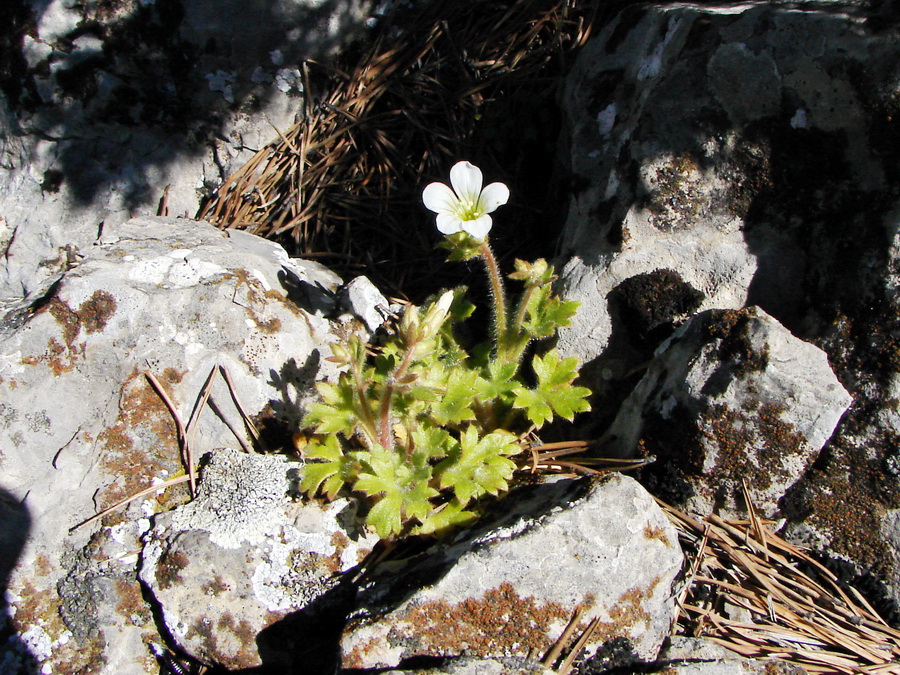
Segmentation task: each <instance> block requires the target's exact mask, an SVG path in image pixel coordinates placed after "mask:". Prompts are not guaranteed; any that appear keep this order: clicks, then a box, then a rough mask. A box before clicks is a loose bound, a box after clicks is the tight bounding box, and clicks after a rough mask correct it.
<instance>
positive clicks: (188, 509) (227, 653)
mask: <svg viewBox="0 0 900 675" xmlns="http://www.w3.org/2000/svg"><path fill="white" fill-rule="evenodd" d="M292 464H294V466H298V465H297V464H296V463H293V462H289V461H287V458H286V457H284V456H266V455H249V454H246V453H243V452H239V451H237V450H229V449H227V448H220V449H216V450H214V451H213V452H212V453H211V455H210V458H209V463H208V464H207V465H206V467H205V468H204V470H203V474H202V480H201V482H200V491H199V493H198V495H197V498H196V499H194V500H193V501H191V502H190V503H189V504H185V505H184V506H180V507H178V508H177V509H175V510H173V511H169V512H167V513H164V514H160V515H159V516H157V517H156V518H155V519H154V523H153V528H152V529H151V530H150V531H149V532H147V534H146V535H145V536H144V549H143V554H142V557H141V564H140V578H141V580H142V581H143V582H144V584H145V585H146V587H147V588H149V589H150V591H151V592H152V594H153V597H154V599H155V600H156V602H158V603H159V605H160V607H161V610H162V617H163V621H164V622H165V625H166V628H167V630H168V632H169V634H170V635H171V636H172V638H173V639H174V640H175V641H176V643H177V644H178V646H179V647H180V648H181V649H182V650H183V651H184V652H185V653H187V654H190V655H191V656H193V657H194V658H196V659H197V660H199V661H201V662H202V663H206V664H208V665H221V666H225V667H226V668H230V669H236V668H252V667H255V666H259V665H262V663H263V655H264V656H265V665H266V666H267V667H269V668H272V667H280V668H282V669H285V670H284V672H289V671H290V669H291V667H292V662H293V658H294V652H295V651H297V649H298V646H300V645H303V644H304V642H305V641H307V640H308V639H309V636H306V635H302V634H301V635H294V636H293V637H292V638H289V639H284V635H283V634H282V633H279V635H278V639H273V640H268V641H267V640H266V638H265V637H263V636H260V637H258V635H259V634H260V633H262V632H263V631H264V629H266V628H267V627H269V626H271V625H272V624H274V623H276V622H278V621H280V620H281V619H284V618H285V617H286V616H288V615H289V614H291V613H293V612H297V611H302V610H304V609H306V608H307V607H309V606H310V605H311V604H312V603H314V602H316V601H317V600H319V601H323V602H325V601H327V600H325V599H324V598H325V596H326V594H328V593H332V594H334V593H335V592H337V591H338V588H339V582H340V578H341V575H342V574H344V573H345V572H347V571H349V570H351V569H353V568H355V567H358V566H359V564H360V563H361V562H362V560H363V559H364V558H365V556H366V555H368V553H370V552H371V550H372V548H373V547H374V546H375V544H376V543H377V541H378V537H376V536H375V535H373V534H370V533H366V532H363V531H361V530H360V529H359V525H360V523H361V520H360V519H359V518H357V517H356V510H355V507H354V505H353V504H351V503H350V502H348V501H347V500H346V499H340V500H337V501H334V502H331V503H328V504H324V503H320V502H311V503H307V502H300V501H292V500H291V498H290V496H289V495H290V493H291V491H292V488H293V487H294V485H293V478H292V475H291V474H292V471H296V469H292V468H291V465H292Z"/></svg>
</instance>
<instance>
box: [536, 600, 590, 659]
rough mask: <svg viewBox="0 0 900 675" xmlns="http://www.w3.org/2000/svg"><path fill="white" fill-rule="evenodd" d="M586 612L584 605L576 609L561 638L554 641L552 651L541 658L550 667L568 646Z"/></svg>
mask: <svg viewBox="0 0 900 675" xmlns="http://www.w3.org/2000/svg"><path fill="white" fill-rule="evenodd" d="M582 614H584V608H583V607H577V608H576V609H575V611H574V612H573V613H572V618H571V619H570V620H569V623H568V625H567V626H566V628H565V630H564V631H563V632H562V635H560V636H559V639H558V640H557V641H556V642H555V643H553V646H552V647H551V648H550V651H548V652H547V654H546V655H545V656H544V658H543V659H541V663H542V664H543V665H544V666H546V667H547V668H550V667H552V666H553V664H554V663H556V660H557V659H558V658H559V656H560V654H562V652H563V649H565V648H566V645H567V644H568V643H569V640H570V639H571V638H572V635H574V633H575V631H576V630H577V628H578V623H579V622H580V621H581V615H582Z"/></svg>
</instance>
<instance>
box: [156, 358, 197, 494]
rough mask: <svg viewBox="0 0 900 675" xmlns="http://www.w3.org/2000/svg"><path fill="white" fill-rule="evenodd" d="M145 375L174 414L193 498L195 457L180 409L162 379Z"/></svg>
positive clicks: (179, 445) (173, 417) (179, 446)
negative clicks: (176, 406) (167, 391)
mask: <svg viewBox="0 0 900 675" xmlns="http://www.w3.org/2000/svg"><path fill="white" fill-rule="evenodd" d="M144 377H146V378H147V381H148V382H149V383H150V386H152V387H153V390H154V391H155V392H156V394H157V396H159V397H160V399H162V402H163V403H165V404H166V408H168V410H169V414H170V415H171V416H172V419H173V420H174V422H175V436H176V440H177V442H178V451H179V453H180V454H181V463H182V464H183V465H184V472H185V474H187V476H188V481H189V483H190V491H191V497H192V498H193V497H194V496H195V495H196V485H195V480H194V465H193V458H192V453H191V449H190V442H189V440H188V433H187V428H186V427H185V426H184V422H183V421H182V419H181V415H179V414H178V410H177V409H176V408H175V404H174V403H172V399H170V398H169V395H168V394H167V393H166V390H165V389H164V388H163V386H162V384H161V383H160V381H159V380H157V379H156V377H155V376H154V375H153V373H151V372H146V373H144Z"/></svg>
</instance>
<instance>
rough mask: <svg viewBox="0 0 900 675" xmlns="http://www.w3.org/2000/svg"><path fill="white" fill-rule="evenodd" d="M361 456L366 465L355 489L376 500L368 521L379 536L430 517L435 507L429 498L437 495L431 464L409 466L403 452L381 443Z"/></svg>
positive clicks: (388, 535) (386, 535) (395, 531)
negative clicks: (431, 479) (408, 523)
mask: <svg viewBox="0 0 900 675" xmlns="http://www.w3.org/2000/svg"><path fill="white" fill-rule="evenodd" d="M359 456H360V458H361V460H362V462H363V469H362V470H361V471H360V474H359V478H358V479H357V480H356V482H355V483H354V484H353V489H354V490H357V491H359V492H362V493H363V494H366V495H368V496H369V497H372V498H373V499H374V500H375V505H374V506H373V507H372V508H371V510H370V511H369V514H368V515H367V516H366V523H367V524H368V525H370V526H371V527H372V528H374V530H375V532H377V533H378V536H379V537H382V538H387V537H390V536H392V535H395V534H399V533H400V532H402V530H403V527H404V525H405V523H407V522H408V521H409V520H411V519H413V518H415V519H417V520H419V521H420V522H421V521H422V520H424V519H425V518H426V517H427V515H428V513H429V512H430V511H431V509H432V504H431V502H430V501H429V500H430V499H432V498H433V497H436V496H437V495H438V491H437V490H435V489H434V488H432V487H431V486H430V478H431V467H430V466H424V467H421V468H414V467H411V466H408V465H407V464H406V463H405V462H404V461H403V458H402V457H401V455H400V453H398V452H391V451H389V450H386V449H385V448H383V447H381V446H380V445H376V446H374V447H373V448H372V450H371V451H368V452H361V453H359Z"/></svg>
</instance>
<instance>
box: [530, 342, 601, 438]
mask: <svg viewBox="0 0 900 675" xmlns="http://www.w3.org/2000/svg"><path fill="white" fill-rule="evenodd" d="M532 365H533V367H534V372H535V374H536V375H537V378H538V384H537V387H535V388H534V389H527V388H525V387H523V386H519V387H516V389H515V390H514V393H515V395H516V399H515V401H514V403H513V405H514V406H515V407H516V408H522V409H523V410H525V414H526V415H527V417H528V419H529V420H531V421H532V422H533V423H534V425H535V426H537V427H542V426H543V425H544V424H545V423H546V422H549V421H550V420H551V419H553V413H556V414H557V415H559V416H560V417H563V418H565V419H567V420H570V421H571V420H572V418H573V417H574V416H575V413H579V412H586V411H588V410H590V409H591V406H590V404H589V403H588V402H587V400H586V399H587V397H588V396H590V395H591V390H590V389H587V388H586V387H575V386H573V385H572V382H573V381H574V380H575V378H576V377H577V376H578V359H576V358H575V357H574V356H572V357H569V358H567V359H562V360H560V358H559V352H558V351H557V350H556V349H551V350H550V351H549V352H547V353H546V354H545V355H544V356H543V358H542V357H541V356H540V355H535V357H534V359H533V361H532Z"/></svg>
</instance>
